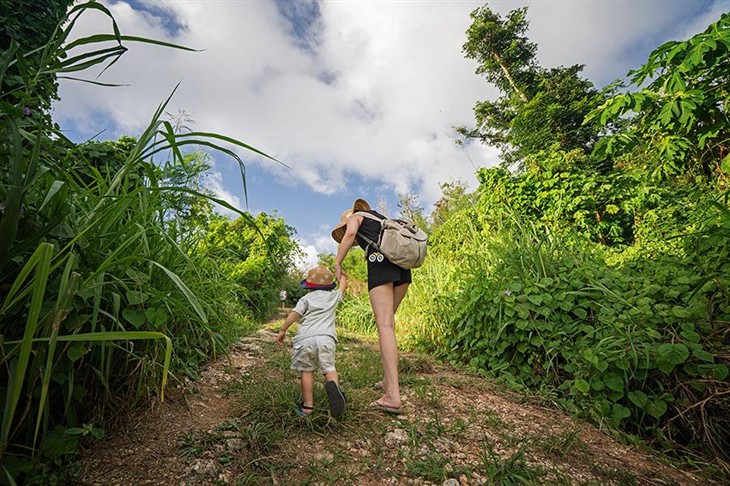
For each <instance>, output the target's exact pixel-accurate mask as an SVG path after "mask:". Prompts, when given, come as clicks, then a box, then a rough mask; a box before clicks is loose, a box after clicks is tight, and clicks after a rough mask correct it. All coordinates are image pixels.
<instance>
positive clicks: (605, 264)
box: [341, 7, 730, 473]
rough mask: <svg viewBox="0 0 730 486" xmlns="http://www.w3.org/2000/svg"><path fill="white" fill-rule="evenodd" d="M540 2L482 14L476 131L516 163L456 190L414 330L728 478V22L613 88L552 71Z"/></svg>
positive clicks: (413, 317)
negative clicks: (539, 46)
mask: <svg viewBox="0 0 730 486" xmlns="http://www.w3.org/2000/svg"><path fill="white" fill-rule="evenodd" d="M525 13H526V12H525V10H524V9H520V10H516V11H513V12H511V13H510V14H509V15H508V16H507V17H506V18H501V17H500V16H499V15H497V14H495V13H493V12H491V11H490V10H489V9H488V8H487V7H483V8H480V9H477V10H475V11H474V12H473V14H472V19H473V23H472V25H471V27H470V28H469V30H468V31H467V36H468V40H467V42H466V43H465V44H464V53H465V55H466V56H467V57H470V58H473V59H476V60H477V61H478V62H480V66H479V68H478V69H477V73H479V74H483V75H484V76H485V77H486V78H487V80H488V81H489V82H491V83H493V84H495V85H496V86H497V87H498V88H499V89H500V90H501V93H502V95H501V96H500V97H499V98H498V99H497V100H495V101H485V102H478V103H477V104H476V105H475V108H474V112H475V118H476V127H475V128H471V129H467V128H461V129H460V132H461V133H462V134H463V135H464V136H465V137H474V138H479V139H480V140H483V141H484V142H489V143H492V144H497V145H498V146H501V147H502V149H503V159H502V160H503V164H502V166H501V167H494V168H489V169H481V170H479V172H478V173H477V177H478V180H479V187H478V189H477V190H476V192H475V193H473V194H467V193H465V192H464V191H461V192H455V191H454V190H453V189H454V188H453V186H451V187H446V189H447V190H448V191H447V192H445V195H444V198H443V199H442V200H441V201H439V203H438V204H437V210H436V211H435V212H434V214H433V215H432V218H431V222H432V227H431V228H430V232H431V238H430V242H429V256H428V258H427V260H426V263H425V265H424V266H423V267H422V268H420V269H418V270H417V271H415V273H414V283H413V284H412V286H411V289H410V290H409V295H408V298H407V299H405V301H404V302H403V304H402V306H401V309H400V310H399V313H398V316H397V322H398V326H397V333H398V338H399V342H400V343H401V345H402V346H405V347H406V348H411V349H419V350H426V351H428V352H430V353H432V354H434V355H435V356H437V357H439V358H441V359H443V360H446V361H450V362H452V363H455V364H459V365H462V366H468V367H471V368H474V369H477V370H481V371H482V372H484V373H486V374H489V375H493V376H496V377H498V378H500V379H501V380H503V381H504V382H505V383H507V384H509V385H511V386H513V387H516V388H519V389H522V390H526V391H531V392H535V393H538V394H541V395H543V396H544V397H545V398H546V399H548V400H550V401H552V402H553V403H555V404H558V405H559V406H561V407H563V408H564V409H566V410H568V411H570V412H572V413H575V414H577V415H579V416H581V417H584V418H587V419H589V420H591V421H593V422H594V423H596V424H600V425H601V426H605V427H607V428H610V429H614V430H617V431H621V432H624V433H626V434H631V435H633V436H638V437H641V438H643V439H645V440H647V441H649V442H650V443H652V444H653V445H654V446H655V447H657V448H658V449H660V450H663V451H665V452H668V453H674V454H676V456H677V457H682V458H684V459H685V460H687V461H689V462H691V463H700V464H706V465H709V466H710V469H713V468H714V469H716V470H718V471H724V473H727V472H728V464H729V463H730V455H729V454H728V451H730V443H729V442H728V438H729V437H730V421H729V419H730V385H729V384H728V365H730V348H729V347H728V344H729V339H730V337H729V336H728V329H730V328H729V327H728V325H729V324H730V301H729V300H728V298H729V297H730V293H728V292H729V287H728V285H729V284H730V280H729V279H730V253H729V251H730V247H729V245H728V242H729V240H728V236H730V211H729V210H728V192H727V184H728V174H729V173H730V155H728V154H729V153H730V140H729V138H728V137H729V136H730V133H729V131H728V128H729V125H728V117H727V112H726V106H727V101H728V96H729V94H730V93H729V92H728V87H730V79H729V77H730V69H729V68H730V52H729V51H730V15H727V14H725V15H723V16H722V17H721V18H720V19H719V21H717V22H715V23H713V24H712V25H710V26H709V27H708V28H707V29H706V30H705V31H704V32H702V33H700V34H698V35H696V36H694V37H692V38H691V39H689V40H687V41H684V42H669V43H667V44H664V45H662V46H660V47H659V48H657V49H656V50H655V51H654V52H652V53H651V55H650V57H649V59H648V61H647V63H646V64H645V65H644V66H641V67H639V68H638V69H637V70H635V71H632V72H631V73H629V75H630V79H629V82H628V85H626V86H623V85H620V84H616V85H613V86H610V87H608V88H606V89H603V90H597V89H596V88H594V87H593V85H592V84H591V83H590V82H589V81H587V80H585V79H582V78H580V77H579V74H580V71H581V66H571V67H568V68H565V67H562V66H561V67H558V68H549V69H547V68H543V67H541V66H539V65H537V61H536V60H535V52H536V46H535V45H534V44H531V43H530V42H529V41H528V40H527V38H526V37H525V33H526V31H527V27H528V25H527V21H526V20H525V18H526V17H525ZM457 186H458V185H457ZM455 207H456V208H459V209H457V210H455V211H450V212H449V213H448V215H447V217H445V218H444V217H443V208H455ZM346 271H347V269H346ZM353 300H354V301H351V302H348V303H346V305H345V306H344V308H343V309H342V312H341V317H342V318H343V321H344V322H345V324H346V325H350V326H352V327H353V328H355V329H362V328H363V323H364V322H365V318H364V317H361V316H365V315H366V314H367V312H368V306H367V295H366V294H361V297H360V299H353ZM369 325H370V326H371V327H370V329H373V328H374V323H372V322H370V323H369Z"/></svg>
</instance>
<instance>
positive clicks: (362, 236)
mask: <svg viewBox="0 0 730 486" xmlns="http://www.w3.org/2000/svg"><path fill="white" fill-rule="evenodd" d="M352 216H363V217H365V218H368V219H372V220H373V221H377V222H379V223H381V225H382V223H383V221H385V219H386V218H380V217H378V216H375V215H374V214H370V213H368V212H365V211H358V212H356V213H352ZM357 235H358V236H359V237H360V238H362V239H363V240H365V241H366V242H367V244H368V248H369V247H371V246H372V247H373V248H375V250H376V251H378V252H379V251H380V248H379V245H378V243H375V242H374V241H373V240H371V239H370V238H368V237H367V236H365V235H364V234H362V233H360V231H358V232H357ZM365 253H366V254H367V249H366V251H365Z"/></svg>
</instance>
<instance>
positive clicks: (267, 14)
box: [55, 0, 730, 248]
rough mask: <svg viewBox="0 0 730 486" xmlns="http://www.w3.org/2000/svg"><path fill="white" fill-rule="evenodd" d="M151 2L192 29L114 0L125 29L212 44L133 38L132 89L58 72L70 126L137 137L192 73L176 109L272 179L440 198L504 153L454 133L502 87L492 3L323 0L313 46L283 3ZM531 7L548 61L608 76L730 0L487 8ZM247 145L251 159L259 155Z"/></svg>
mask: <svg viewBox="0 0 730 486" xmlns="http://www.w3.org/2000/svg"><path fill="white" fill-rule="evenodd" d="M147 3H148V4H149V5H153V6H155V7H161V8H164V9H167V10H168V11H169V12H171V13H174V16H175V18H176V19H177V21H179V22H180V23H181V24H183V26H184V28H183V29H181V30H179V31H177V32H176V34H175V36H171V35H170V34H169V32H168V31H166V30H165V28H164V25H163V23H162V22H161V21H160V19H159V18H157V17H155V16H152V15H150V14H147V13H144V12H139V11H135V10H134V9H132V8H131V7H130V6H129V5H127V4H126V3H124V2H123V1H119V2H116V3H114V4H112V5H109V8H110V9H111V11H112V12H113V13H114V16H115V18H116V20H117V21H118V23H119V25H120V28H121V30H122V32H123V33H124V34H128V35H138V36H145V37H152V38H156V39H161V40H166V41H169V42H175V43H179V44H183V45H186V46H191V47H195V48H202V49H205V50H204V51H202V52H198V53H190V52H184V51H179V50H171V49H165V48H161V47H156V46H148V45H135V44H129V47H130V52H129V53H127V54H126V55H125V56H124V57H123V58H122V59H121V60H120V61H119V62H118V63H117V64H116V65H115V66H114V67H112V68H111V69H110V70H109V71H108V72H107V73H106V74H105V75H104V76H103V78H102V81H105V82H112V83H113V82H119V83H130V84H131V85H132V86H131V87H128V88H117V89H114V90H110V89H109V88H101V87H95V86H90V85H88V84H81V83H72V82H68V81H62V82H61V85H60V95H61V97H62V100H61V101H60V102H59V103H57V105H56V107H55V110H56V114H55V116H56V120H57V121H58V122H59V123H60V124H61V126H62V127H63V126H64V125H68V126H76V127H78V129H80V130H82V131H85V132H88V133H95V132H96V131H98V130H99V129H101V128H104V127H99V126H98V120H99V119H100V118H102V119H104V118H105V119H108V123H109V126H110V127H117V132H118V133H110V134H109V136H115V135H121V134H125V133H132V134H134V133H139V132H140V131H141V130H142V129H143V128H144V127H145V126H146V124H147V122H148V120H149V117H150V116H151V114H152V112H153V111H154V108H155V107H156V106H157V105H158V103H159V102H160V101H161V100H163V99H165V98H166V97H167V96H168V95H169V93H170V92H171V90H172V89H173V87H174V86H175V84H176V83H178V82H179V81H182V84H181V86H180V88H179V90H178V92H177V94H176V95H175V97H174V98H173V100H172V102H171V105H170V106H169V108H168V111H172V112H174V111H176V110H177V109H178V108H182V109H184V110H185V111H186V112H187V113H189V114H191V115H192V116H193V117H194V118H195V121H196V127H197V128H200V129H204V130H206V131H212V132H219V133H223V134H226V135H230V136H233V137H235V138H238V139H240V140H242V141H244V142H246V143H250V144H252V145H254V146H255V147H257V148H260V149H262V150H264V151H266V152H268V153H270V154H271V155H273V156H274V157H277V158H278V159H280V160H282V161H283V162H285V163H287V164H288V165H290V166H291V167H292V169H291V170H284V169H283V168H281V167H279V166H277V165H276V164H272V163H271V162H268V161H267V162H263V163H265V166H266V167H267V168H268V169H267V170H269V171H270V173H271V174H272V176H273V177H277V178H279V179H280V180H281V181H282V183H283V184H289V185H295V184H306V185H308V186H309V187H311V189H312V190H313V191H316V192H318V193H320V194H341V193H342V192H344V191H347V190H348V189H347V182H348V177H349V176H351V175H352V174H358V175H359V176H360V177H361V179H362V180H363V181H365V183H367V184H372V185H373V186H376V187H378V186H380V187H381V188H382V189H383V191H381V193H383V192H385V189H389V190H393V191H396V192H419V193H420V194H421V202H422V204H423V205H424V206H425V207H430V205H431V204H432V203H433V201H435V200H436V199H437V198H438V197H439V196H440V189H439V183H441V182H446V181H452V180H455V179H462V180H464V181H466V182H467V183H468V184H470V185H471V187H474V186H475V185H476V181H475V178H474V171H475V168H476V167H480V166H490V165H493V164H495V163H496V162H497V160H498V158H497V151H496V150H494V149H492V148H488V147H483V146H480V145H478V144H466V145H463V146H458V145H456V144H455V143H454V139H453V131H452V127H453V126H457V125H470V124H472V123H473V113H472V108H473V106H474V103H475V102H476V101H478V100H484V99H490V98H494V97H495V96H496V95H497V92H496V91H495V89H494V88H493V87H492V86H490V85H489V84H488V83H487V82H486V80H484V79H483V78H481V77H479V76H477V75H476V74H474V68H475V63H474V62H473V61H470V60H466V59H464V57H463V55H462V53H461V47H462V45H463V43H464V41H465V40H466V39H465V34H464V32H465V30H466V29H467V27H468V26H469V24H470V18H469V13H470V11H471V10H473V9H474V8H476V7H477V6H480V5H482V4H483V2H461V1H459V2H447V1H442V2H427V1H423V2H345V1H342V2H321V3H319V4H318V5H319V9H320V14H321V16H320V18H319V19H318V20H317V22H316V23H315V24H314V25H313V26H312V28H311V30H310V32H311V33H312V37H311V38H309V39H307V40H308V41H309V42H308V43H303V42H302V40H301V39H294V38H292V37H291V36H290V34H291V32H292V28H291V25H289V24H287V21H286V20H285V19H284V18H283V17H282V16H281V15H279V12H278V11H277V6H276V4H275V3H274V2H212V1H207V2H201V1H164V2H163V1H154V2H153V1H151V0H149V1H148V2H147ZM526 3H529V8H530V10H529V13H528V16H529V20H530V22H531V26H530V32H529V36H530V38H531V40H533V41H534V42H537V43H538V46H539V50H538V55H539V59H540V61H541V63H543V64H544V65H545V66H555V65H560V64H563V65H569V64H574V63H581V64H586V65H587V67H586V74H587V75H588V76H589V77H590V78H591V79H593V80H595V81H596V82H597V83H605V82H607V81H610V80H612V79H614V78H616V77H620V76H623V75H624V74H625V73H626V71H627V70H628V69H629V68H633V67H636V66H637V64H636V63H635V61H634V60H632V59H631V56H629V55H628V54H629V53H632V54H633V55H635V53H636V52H638V51H641V50H642V49H643V50H644V51H645V52H646V53H648V52H649V51H650V50H651V49H652V48H653V47H656V45H658V42H662V41H663V40H667V39H668V38H671V37H672V36H688V35H691V34H692V33H694V32H695V31H698V30H701V29H702V28H704V26H706V24H707V23H709V22H710V21H713V20H715V19H716V18H717V17H719V13H720V12H723V11H727V10H728V7H729V6H730V1H728V0H721V1H717V2H715V3H714V6H713V8H712V11H710V12H707V13H705V14H703V15H702V16H700V17H699V18H698V19H696V20H687V19H685V17H686V15H685V14H686V10H687V8H688V6H690V5H695V4H694V3H693V0H689V1H665V2H658V1H631V2H628V1H626V2H624V1H611V2H607V1H583V2H581V1H533V2H523V1H520V2H493V3H492V6H493V8H495V9H497V10H499V11H500V12H501V13H503V14H504V13H506V12H507V11H508V10H510V9H513V8H516V7H518V6H520V5H524V4H526ZM307 5H311V4H307ZM307 5H304V4H298V5H296V8H305V7H306V6H307ZM109 31H110V23H109V21H108V20H107V19H106V18H105V17H104V16H102V15H98V14H91V15H86V16H85V18H84V19H83V20H82V21H81V22H80V23H79V26H78V31H77V33H76V35H88V34H90V33H96V32H109ZM656 39H659V41H658V42H657V41H656ZM303 44H306V45H308V46H309V47H308V48H306V49H305V48H302V45H303ZM639 62H640V61H639ZM241 155H242V157H244V159H245V160H246V162H247V163H262V162H260V161H259V160H258V159H257V158H256V157H253V158H252V156H251V155H250V154H249V153H243V152H242V153H241ZM226 182H227V181H226V180H224V179H223V178H222V177H221V176H220V174H219V175H214V176H212V177H211V179H210V181H209V184H210V185H209V187H210V188H211V190H213V191H214V192H216V194H218V195H220V196H221V197H223V198H224V199H226V200H227V201H229V202H231V203H232V204H234V205H236V206H237V207H240V202H239V201H238V197H239V196H236V194H235V193H234V192H235V191H237V190H239V189H237V188H236V189H234V188H233V186H229V185H227V184H226ZM358 189H359V188H350V192H351V193H352V194H354V193H355V192H356V191H357V190H358ZM371 192H375V193H377V191H371ZM240 196H241V197H242V194H241V195H240ZM282 197H285V195H282ZM269 212H270V211H269ZM316 237H317V236H316V235H313V236H312V238H311V241H314V240H315V238H316ZM325 239H327V243H326V244H325V243H324V240H322V241H320V242H317V243H312V246H316V245H320V244H323V245H326V246H316V247H317V248H329V247H331V246H332V243H331V240H329V236H328V235H326V238H325Z"/></svg>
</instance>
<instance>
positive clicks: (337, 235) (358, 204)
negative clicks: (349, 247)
mask: <svg viewBox="0 0 730 486" xmlns="http://www.w3.org/2000/svg"><path fill="white" fill-rule="evenodd" d="M358 211H370V204H368V202H367V201H366V200H365V199H356V200H355V203H354V204H353V205H352V209H348V210H347V211H345V212H344V213H342V216H340V224H338V225H337V226H335V229H333V230H332V238H334V239H335V241H336V242H337V243H341V242H342V237H343V236H345V231H346V229H345V226H347V218H349V217H350V216H352V213H356V212H358Z"/></svg>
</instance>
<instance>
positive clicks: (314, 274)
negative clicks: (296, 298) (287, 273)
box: [299, 267, 335, 290]
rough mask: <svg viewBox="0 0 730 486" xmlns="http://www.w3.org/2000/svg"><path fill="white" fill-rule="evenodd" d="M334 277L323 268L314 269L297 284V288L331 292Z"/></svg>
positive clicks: (333, 286)
mask: <svg viewBox="0 0 730 486" xmlns="http://www.w3.org/2000/svg"><path fill="white" fill-rule="evenodd" d="M334 280H335V275H334V274H333V273H332V272H330V271H329V269H327V268H325V267H315V268H312V269H310V270H309V271H308V272H307V278H305V279H304V280H302V281H301V282H299V286H300V287H301V288H303V289H307V290H332V289H333V288H335V284H334V283H333V282H334Z"/></svg>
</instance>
